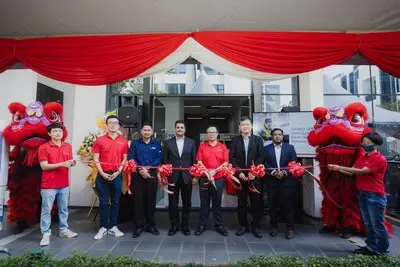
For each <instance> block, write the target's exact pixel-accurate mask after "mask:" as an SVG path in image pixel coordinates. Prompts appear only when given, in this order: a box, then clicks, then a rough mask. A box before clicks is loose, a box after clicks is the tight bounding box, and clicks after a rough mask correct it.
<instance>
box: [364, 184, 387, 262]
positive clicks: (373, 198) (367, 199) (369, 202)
mask: <svg viewBox="0 0 400 267" xmlns="http://www.w3.org/2000/svg"><path fill="white" fill-rule="evenodd" d="M358 202H359V204H360V210H361V215H362V218H363V221H364V224H365V229H366V232H367V239H366V241H365V243H366V244H367V248H368V249H369V250H371V251H374V252H377V253H378V254H385V253H388V248H389V237H388V233H387V232H386V228H385V223H384V220H385V218H384V217H385V208H386V204H387V199H386V196H381V195H379V194H378V193H374V192H366V191H360V192H359V193H358Z"/></svg>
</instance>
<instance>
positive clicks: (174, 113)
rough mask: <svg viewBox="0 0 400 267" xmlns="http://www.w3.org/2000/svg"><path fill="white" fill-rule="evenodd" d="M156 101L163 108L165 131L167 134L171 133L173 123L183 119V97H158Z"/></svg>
mask: <svg viewBox="0 0 400 267" xmlns="http://www.w3.org/2000/svg"><path fill="white" fill-rule="evenodd" d="M157 99H158V100H160V102H161V103H163V105H164V106H165V129H166V130H167V132H168V133H173V132H174V127H175V121H177V120H183V118H184V101H183V97H159V98H157Z"/></svg>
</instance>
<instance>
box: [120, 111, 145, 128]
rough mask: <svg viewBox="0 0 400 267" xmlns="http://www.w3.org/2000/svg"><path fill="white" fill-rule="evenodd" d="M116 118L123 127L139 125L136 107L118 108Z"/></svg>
mask: <svg viewBox="0 0 400 267" xmlns="http://www.w3.org/2000/svg"><path fill="white" fill-rule="evenodd" d="M118 120H119V122H120V124H121V125H122V126H123V127H126V128H136V127H139V120H140V114H139V110H138V109H137V108H136V107H121V108H119V109H118Z"/></svg>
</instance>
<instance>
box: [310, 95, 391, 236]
mask: <svg viewBox="0 0 400 267" xmlns="http://www.w3.org/2000/svg"><path fill="white" fill-rule="evenodd" d="M313 116H314V119H315V121H316V122H315V125H314V129H313V130H312V131H311V132H310V133H309V134H308V142H309V144H310V145H311V146H314V147H317V148H316V152H317V156H316V159H317V160H318V161H319V164H320V170H321V174H320V178H321V182H322V184H323V185H324V186H325V188H326V189H327V193H329V194H330V196H331V197H332V198H333V200H335V202H336V203H338V204H339V205H340V206H341V207H342V208H340V207H337V206H336V205H335V203H334V202H332V201H331V200H330V199H329V198H328V197H326V195H325V193H323V200H322V208H321V214H322V221H323V223H324V224H325V226H324V228H322V229H321V230H320V232H321V233H326V232H333V231H335V230H336V231H338V232H339V233H340V234H343V236H344V237H349V236H351V235H352V234H354V233H361V234H364V232H365V226H364V223H363V221H362V217H361V212H360V208H359V205H358V190H357V188H356V179H355V176H352V177H349V176H347V175H345V174H341V173H340V172H331V171H329V170H328V168H327V165H328V164H337V165H341V166H346V167H352V166H353V164H354V163H355V161H356V159H358V158H359V157H360V156H361V155H362V153H363V151H362V148H361V141H362V140H361V139H362V137H363V135H365V134H367V133H369V132H371V131H372V130H371V129H370V128H368V127H367V126H366V122H367V120H368V112H367V109H366V107H365V106H364V105H363V104H361V103H351V104H349V105H347V106H346V107H345V108H343V107H333V108H330V109H327V108H324V107H317V108H315V109H314V110H313ZM385 225H386V228H387V230H388V232H389V233H391V232H392V231H393V229H392V226H391V224H390V223H388V222H386V221H385Z"/></svg>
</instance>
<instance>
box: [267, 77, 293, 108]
mask: <svg viewBox="0 0 400 267" xmlns="http://www.w3.org/2000/svg"><path fill="white" fill-rule="evenodd" d="M261 109H262V111H263V112H281V111H298V110H300V105H299V86H298V77H293V78H288V79H283V80H278V81H264V82H262V94H261Z"/></svg>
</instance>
